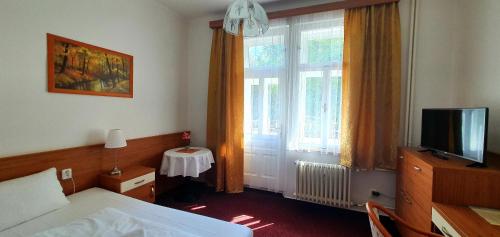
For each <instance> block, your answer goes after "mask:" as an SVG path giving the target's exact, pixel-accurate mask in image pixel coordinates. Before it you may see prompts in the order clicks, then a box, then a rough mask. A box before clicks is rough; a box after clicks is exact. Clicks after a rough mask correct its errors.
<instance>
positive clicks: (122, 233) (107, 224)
mask: <svg viewBox="0 0 500 237" xmlns="http://www.w3.org/2000/svg"><path fill="white" fill-rule="evenodd" d="M66 236H71V237H89V236H106V237H199V236H198V235H193V234H190V233H189V232H187V231H184V230H180V229H177V228H175V227H172V226H169V225H168V223H163V224H159V223H157V222H152V221H148V220H144V219H140V218H137V217H134V216H131V215H129V214H127V213H124V212H121V211H119V210H117V209H114V208H109V207H108V208H105V209H102V210H100V211H98V212H97V213H94V214H92V215H90V216H88V217H85V218H81V219H78V220H75V221H73V222H71V223H69V224H67V225H63V226H60V227H56V228H52V229H49V230H45V231H42V232H39V233H37V234H35V235H33V237H66Z"/></svg>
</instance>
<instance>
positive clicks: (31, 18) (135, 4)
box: [0, 0, 187, 157]
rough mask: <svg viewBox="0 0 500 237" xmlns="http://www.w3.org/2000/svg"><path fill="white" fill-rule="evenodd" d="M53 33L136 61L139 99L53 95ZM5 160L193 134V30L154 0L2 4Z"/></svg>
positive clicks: (0, 145) (0, 147) (0, 108)
mask: <svg viewBox="0 0 500 237" xmlns="http://www.w3.org/2000/svg"><path fill="white" fill-rule="evenodd" d="M46 33H53V34H56V35H60V36H63V37H67V38H71V39H75V40H79V41H83V42H86V43H89V44H93V45H97V46H101V47H104V48H108V49H112V50H116V51H119V52H124V53H127V54H131V55H133V56H134V98H133V99H123V98H114V97H101V96H82V95H67V94H56V93H48V92H47V70H46V67H47V61H46ZM0 34H1V36H0V52H1V54H0V157H5V156H10V155H16V154H24V153H32V152H37V151H46V150H52V149H59V148H65V147H74V146H82V145H87V144H96V143H101V142H103V139H104V130H105V129H110V128H122V129H123V130H124V131H125V133H126V135H127V137H128V138H137V137H145V136H151V135H157V134H164V133H170V132H175V131H180V130H183V129H184V128H186V127H187V126H186V123H185V122H184V121H185V112H184V107H185V105H184V104H183V103H182V102H181V101H182V100H181V99H180V98H181V96H185V95H182V94H181V93H182V91H183V89H184V86H183V84H182V81H183V80H185V76H186V75H185V73H184V71H185V66H184V62H185V52H184V48H185V47H186V43H185V41H186V38H187V35H186V32H185V24H184V23H183V20H182V18H181V17H180V16H178V15H177V14H176V13H174V12H172V11H170V10H169V9H168V8H166V7H165V6H163V5H162V4H160V3H158V2H156V1H155V0H143V1H135V0H85V1H81V0H44V1H37V0H4V1H1V2H0Z"/></svg>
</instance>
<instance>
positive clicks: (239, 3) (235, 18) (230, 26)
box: [223, 0, 269, 37]
mask: <svg viewBox="0 0 500 237" xmlns="http://www.w3.org/2000/svg"><path fill="white" fill-rule="evenodd" d="M241 23H242V24H243V36H245V37H256V36H260V35H263V34H264V33H266V31H267V30H268V29H269V19H268V17H267V14H266V11H265V10H264V8H263V7H262V6H261V5H260V4H259V3H257V2H256V1H255V0H235V1H234V2H233V3H232V4H231V5H230V6H229V7H228V9H227V12H226V16H225V17H224V24H223V27H224V30H225V31H226V32H227V33H229V34H232V35H239V34H240V24H241Z"/></svg>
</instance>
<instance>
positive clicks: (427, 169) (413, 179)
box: [404, 154, 433, 216]
mask: <svg viewBox="0 0 500 237" xmlns="http://www.w3.org/2000/svg"><path fill="white" fill-rule="evenodd" d="M405 157H406V164H407V165H406V166H405V167H404V169H406V176H405V181H404V182H405V183H406V187H407V188H406V193H407V194H408V195H409V196H410V197H411V198H412V199H413V200H414V202H416V204H417V205H419V206H420V207H421V208H422V211H424V212H425V213H426V214H427V215H429V216H430V214H431V202H432V175H433V174H432V167H431V166H429V165H428V164H425V162H422V160H419V159H418V158H417V157H415V156H413V155H410V154H407V155H406V156H405Z"/></svg>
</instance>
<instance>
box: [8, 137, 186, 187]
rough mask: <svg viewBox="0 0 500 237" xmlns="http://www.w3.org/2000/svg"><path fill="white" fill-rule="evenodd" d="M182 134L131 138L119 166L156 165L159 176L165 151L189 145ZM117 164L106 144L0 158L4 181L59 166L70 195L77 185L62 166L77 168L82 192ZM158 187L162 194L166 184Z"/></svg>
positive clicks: (120, 151) (161, 180)
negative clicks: (66, 178) (68, 177)
mask: <svg viewBox="0 0 500 237" xmlns="http://www.w3.org/2000/svg"><path fill="white" fill-rule="evenodd" d="M181 137H182V133H173V134H166V135H160V136H154V137H145V138H138V139H131V140H127V147H125V148H122V149H118V150H116V152H117V157H118V165H119V167H120V168H124V167H128V166H131V165H144V166H149V167H154V168H156V170H157V176H158V174H159V169H160V165H161V160H162V157H163V152H165V151H166V150H168V149H171V148H175V147H180V146H185V145H187V143H186V142H185V141H183V140H182V139H181ZM113 166H114V159H113V153H112V151H110V150H109V149H104V145H103V144H99V145H92V146H83V147H75V148H69V149H63V150H55V151H48V152H42V153H35V154H27V155H20V156H14V157H7V158H2V159H0V181H5V180H9V179H13V178H18V177H22V176H26V175H30V174H33V173H37V172H40V171H43V170H46V169H49V168H51V167H55V168H57V172H58V177H59V180H60V182H61V185H62V186H63V189H64V193H65V194H66V195H68V194H71V193H73V184H72V182H71V180H67V181H63V180H61V179H60V178H61V170H62V169H66V168H71V169H73V180H74V181H75V184H76V192H79V191H82V190H85V189H89V188H92V187H97V186H99V175H100V174H101V173H103V172H107V171H109V170H111V169H112V168H113ZM157 182H159V183H168V181H167V180H166V178H164V177H157ZM163 186H164V185H163ZM163 188H164V187H163ZM157 189H158V193H161V192H162V191H164V190H162V185H158V188H157Z"/></svg>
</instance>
